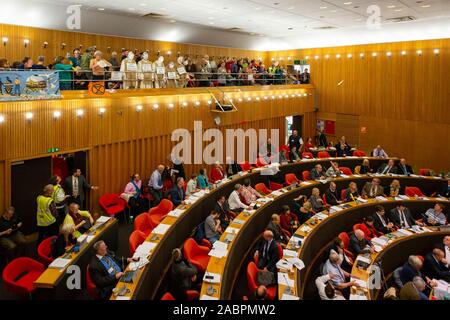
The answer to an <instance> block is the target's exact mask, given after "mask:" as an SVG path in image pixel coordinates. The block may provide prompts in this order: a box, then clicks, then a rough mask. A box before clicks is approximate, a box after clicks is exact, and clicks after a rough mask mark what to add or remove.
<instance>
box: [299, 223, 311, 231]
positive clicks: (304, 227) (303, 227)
mask: <svg viewBox="0 0 450 320" xmlns="http://www.w3.org/2000/svg"><path fill="white" fill-rule="evenodd" d="M311 230H312V228H311V227H310V226H307V225H304V226H302V227H301V228H300V231H301V232H304V233H308V232H310V231H311Z"/></svg>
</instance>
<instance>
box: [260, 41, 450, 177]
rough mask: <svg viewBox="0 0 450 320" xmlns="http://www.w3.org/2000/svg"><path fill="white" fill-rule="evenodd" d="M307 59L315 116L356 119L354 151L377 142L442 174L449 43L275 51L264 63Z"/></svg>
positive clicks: (446, 156) (449, 121) (448, 132)
mask: <svg viewBox="0 0 450 320" xmlns="http://www.w3.org/2000/svg"><path fill="white" fill-rule="evenodd" d="M434 49H438V50H439V53H438V54H436V53H435V52H434ZM418 50H421V51H422V53H421V54H418V52H417V51H418ZM402 51H405V52H404V55H402ZM388 52H390V53H391V55H390V56H388V54H387V53H388ZM373 53H376V54H377V55H376V57H374V56H373ZM338 54H339V55H340V57H339V58H338V57H337V55H338ZM348 54H351V55H352V57H351V58H349V57H348ZM360 54H364V56H363V57H360ZM326 55H329V57H328V59H327V58H326ZM307 56H308V57H309V59H308V63H309V64H310V65H311V79H312V83H313V84H314V86H315V87H316V90H317V96H318V99H317V106H318V110H319V112H318V113H317V118H318V119H324V120H337V121H339V118H340V117H341V116H340V115H338V114H341V115H342V114H344V115H357V116H359V130H358V131H359V137H358V140H359V145H360V147H361V148H362V149H364V150H366V151H370V150H371V149H372V148H374V147H375V146H376V145H377V144H381V145H382V146H383V147H384V149H385V150H386V151H387V152H388V154H389V155H390V156H399V157H403V156H404V157H406V158H407V160H408V161H409V162H410V163H411V164H413V165H414V167H415V169H416V170H417V169H419V168H428V167H430V168H432V169H434V170H435V171H437V172H441V171H449V170H450V148H449V147H448V141H447V140H448V137H450V82H449V81H448V78H449V73H450V39H441V40H429V41H411V42H398V43H385V44H372V45H359V46H346V47H336V48H320V49H304V50H291V51H278V52H270V53H269V57H268V58H269V59H270V58H276V59H278V58H280V57H283V58H284V61H286V60H287V57H291V59H292V60H294V59H305V58H306V57H307ZM315 56H318V59H315ZM340 125H341V126H342V125H345V124H342V123H339V122H337V123H336V130H337V131H339V130H338V127H339V126H340ZM345 130H346V128H343V131H345ZM336 133H337V132H336ZM332 138H333V140H334V141H336V140H335V138H334V137H332ZM350 143H351V144H352V143H353V144H355V143H358V142H357V141H356V142H355V141H350Z"/></svg>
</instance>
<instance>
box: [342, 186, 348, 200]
mask: <svg viewBox="0 0 450 320" xmlns="http://www.w3.org/2000/svg"><path fill="white" fill-rule="evenodd" d="M346 192H347V190H346V189H343V190H341V200H342V201H345V193H346Z"/></svg>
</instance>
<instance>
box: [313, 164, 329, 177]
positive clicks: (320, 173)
mask: <svg viewBox="0 0 450 320" xmlns="http://www.w3.org/2000/svg"><path fill="white" fill-rule="evenodd" d="M310 177H311V180H319V179H326V178H327V176H326V175H325V171H323V168H322V165H320V164H316V166H315V167H314V168H313V169H312V170H311V173H310Z"/></svg>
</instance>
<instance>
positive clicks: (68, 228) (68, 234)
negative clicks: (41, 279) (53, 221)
mask: <svg viewBox="0 0 450 320" xmlns="http://www.w3.org/2000/svg"><path fill="white" fill-rule="evenodd" d="M74 234H75V226H74V225H73V224H62V225H60V226H59V234H58V237H57V238H56V239H55V242H53V244H52V258H53V259H56V258H58V257H60V256H62V255H63V254H64V253H65V252H66V250H67V249H68V248H69V247H71V246H72V245H74V244H76V243H77V238H76V237H75V235H74Z"/></svg>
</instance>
